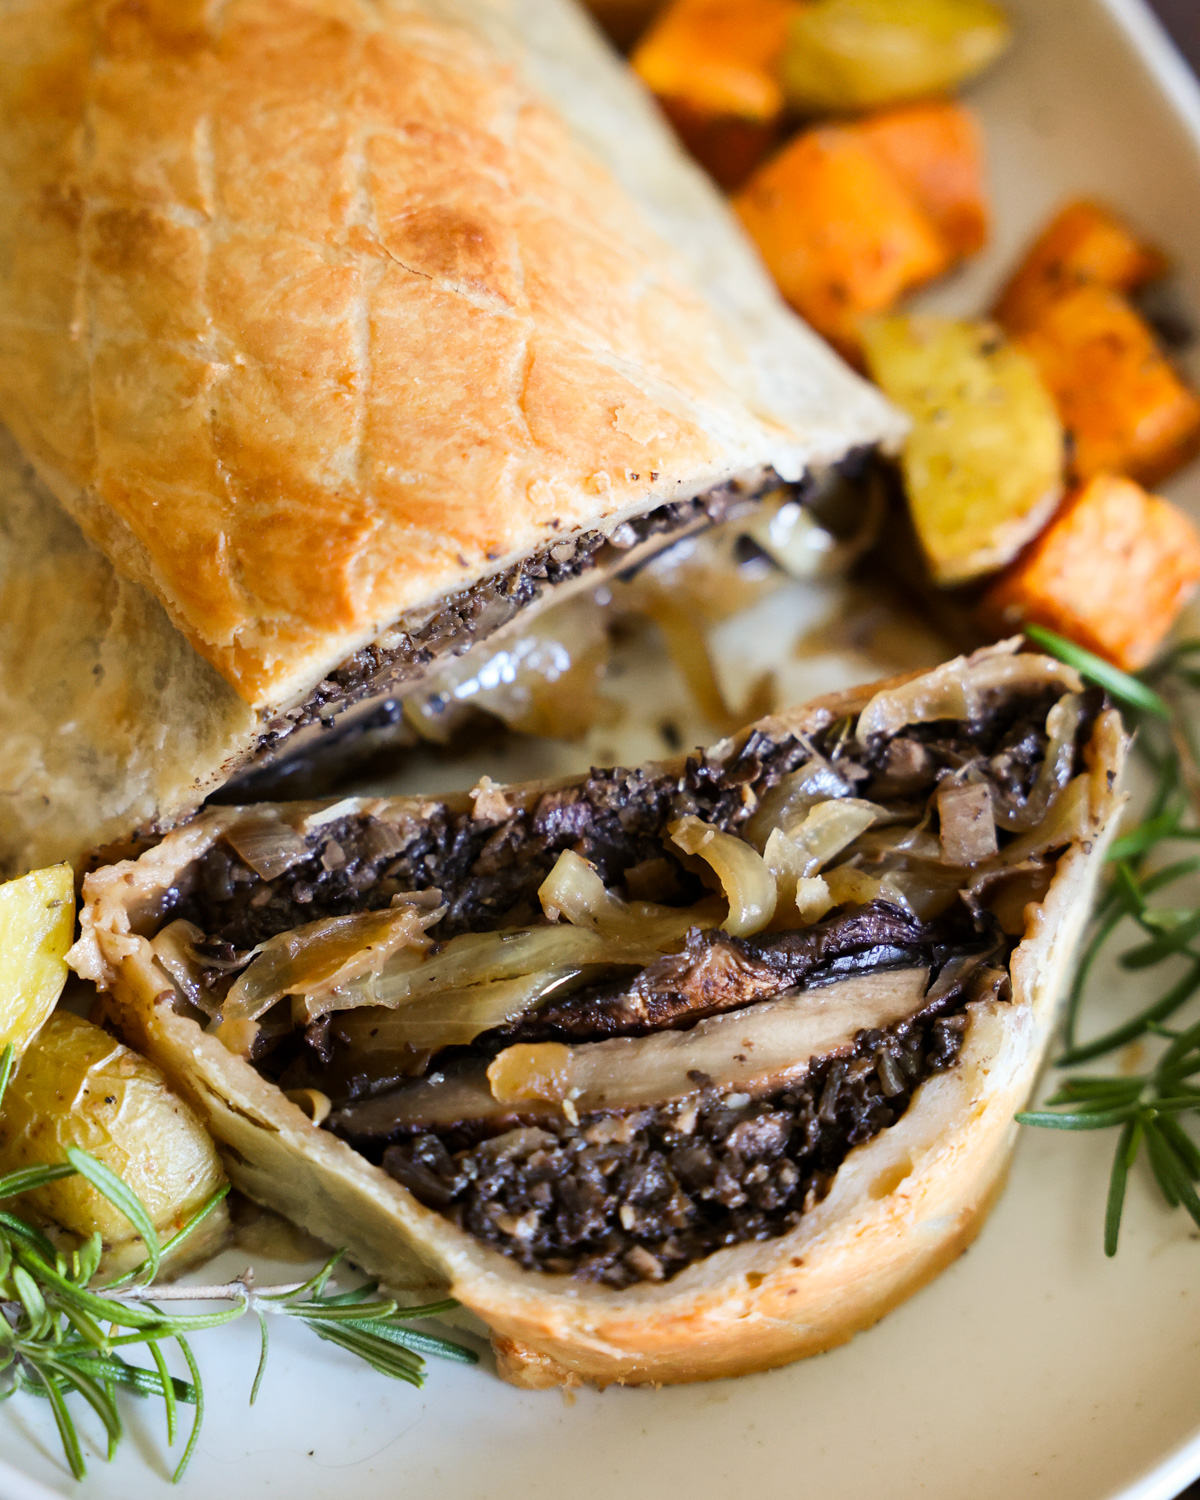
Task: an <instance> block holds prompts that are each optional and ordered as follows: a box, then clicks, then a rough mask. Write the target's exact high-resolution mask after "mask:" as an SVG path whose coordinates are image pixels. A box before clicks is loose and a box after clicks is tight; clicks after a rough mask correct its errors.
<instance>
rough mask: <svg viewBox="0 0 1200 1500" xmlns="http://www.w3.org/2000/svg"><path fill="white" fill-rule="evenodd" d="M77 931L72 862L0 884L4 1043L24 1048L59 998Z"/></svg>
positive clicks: (0, 1038)
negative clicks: (72, 940) (68, 951)
mask: <svg viewBox="0 0 1200 1500" xmlns="http://www.w3.org/2000/svg"><path fill="white" fill-rule="evenodd" d="M74 932H75V877H74V875H73V874H72V872H71V866H70V865H51V866H50V868H49V869H47V870H34V871H33V872H32V874H29V875H22V876H21V877H20V878H19V879H17V880H9V881H6V882H5V883H4V884H3V885H0V1048H3V1047H6V1046H7V1045H8V1044H9V1043H10V1042H11V1043H12V1045H13V1048H14V1050H15V1051H16V1052H18V1053H21V1052H24V1050H25V1048H26V1047H28V1045H29V1043H30V1042H31V1041H32V1040H33V1038H34V1036H35V1035H36V1034H37V1030H38V1027H39V1026H41V1024H42V1022H43V1021H44V1020H45V1019H46V1017H47V1016H48V1015H49V1014H50V1012H51V1011H52V1010H53V1009H54V1007H55V1005H56V1004H57V1003H58V997H59V995H61V994H62V987H63V985H64V984H65V983H66V979H67V949H68V948H69V947H70V946H71V939H72V937H73V935H74Z"/></svg>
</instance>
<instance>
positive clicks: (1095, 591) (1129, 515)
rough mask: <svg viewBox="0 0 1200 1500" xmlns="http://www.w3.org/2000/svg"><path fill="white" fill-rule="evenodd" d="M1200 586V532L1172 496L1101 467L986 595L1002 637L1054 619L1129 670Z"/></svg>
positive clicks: (1052, 624)
mask: <svg viewBox="0 0 1200 1500" xmlns="http://www.w3.org/2000/svg"><path fill="white" fill-rule="evenodd" d="M1197 584H1200V533H1198V532H1197V530H1196V527H1195V526H1194V525H1193V523H1192V521H1191V520H1190V518H1189V517H1188V516H1186V515H1184V513H1183V511H1181V510H1179V509H1178V508H1177V507H1176V506H1174V505H1172V504H1171V503H1170V502H1169V501H1167V500H1163V499H1160V498H1159V496H1157V495H1148V494H1147V493H1146V491H1145V490H1144V489H1142V487H1141V486H1140V485H1137V484H1135V483H1134V482H1133V480H1131V479H1122V478H1119V477H1118V476H1117V475H1115V474H1100V475H1097V477H1096V478H1095V479H1092V480H1091V481H1090V482H1089V483H1087V484H1085V485H1083V486H1082V488H1080V489H1079V490H1077V491H1075V493H1074V494H1072V495H1071V497H1070V499H1069V500H1068V501H1067V502H1066V504H1065V505H1064V506H1063V507H1062V509H1061V510H1060V511H1059V513H1058V514H1057V515H1056V516H1055V518H1054V520H1053V521H1052V522H1051V523H1050V525H1049V526H1047V527H1046V529H1045V531H1044V532H1043V533H1042V534H1041V536H1040V537H1038V539H1037V541H1036V542H1035V543H1034V544H1033V546H1032V547H1030V548H1029V549H1028V551H1026V552H1025V553H1024V554H1023V555H1022V556H1021V557H1020V558H1019V559H1018V560H1017V561H1016V562H1015V563H1014V564H1013V566H1012V567H1011V568H1009V569H1008V570H1007V572H1005V573H1004V574H1003V575H1002V576H1001V577H1000V578H999V579H998V580H997V582H996V583H995V584H994V585H993V586H992V588H991V589H990V590H989V592H988V594H987V596H986V597H985V599H984V601H983V609H982V616H983V622H984V624H985V626H986V627H988V628H989V629H990V630H992V631H994V632H995V633H996V634H997V635H1003V634H1007V633H1009V632H1011V631H1013V630H1020V629H1022V628H1023V627H1024V626H1025V625H1028V624H1031V623H1032V624H1037V625H1046V626H1049V628H1050V629H1051V630H1057V631H1058V632H1059V633H1060V634H1062V635H1067V636H1070V638H1071V639H1072V640H1073V641H1078V642H1079V644H1080V645H1081V646H1086V647H1087V648H1088V650H1089V651H1095V652H1096V653H1097V654H1098V655H1100V656H1103V657H1106V658H1107V659H1108V660H1109V661H1111V662H1113V663H1114V664H1115V665H1116V666H1118V667H1121V668H1122V669H1123V670H1124V671H1126V672H1137V671H1139V670H1140V669H1141V668H1142V667H1144V666H1145V665H1146V663H1147V662H1148V661H1150V660H1151V659H1152V657H1153V656H1154V654H1155V653H1156V652H1157V650H1158V648H1159V646H1161V644H1162V642H1163V640H1164V638H1165V637H1166V635H1167V633H1168V631H1169V630H1170V629H1171V627H1172V625H1174V623H1175V621H1176V620H1177V619H1178V618H1179V614H1180V611H1181V610H1182V609H1183V607H1184V605H1185V604H1186V603H1187V601H1188V599H1189V598H1190V597H1191V596H1192V595H1193V594H1194V593H1195V591H1196V586H1197Z"/></svg>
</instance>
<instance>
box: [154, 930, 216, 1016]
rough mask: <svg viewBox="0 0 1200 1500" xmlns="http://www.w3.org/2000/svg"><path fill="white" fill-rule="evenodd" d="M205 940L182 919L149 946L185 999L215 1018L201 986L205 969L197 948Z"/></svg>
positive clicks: (158, 934) (158, 935)
mask: <svg viewBox="0 0 1200 1500" xmlns="http://www.w3.org/2000/svg"><path fill="white" fill-rule="evenodd" d="M203 940H204V934H203V933H202V932H201V931H200V929H199V928H198V927H197V926H195V924H194V923H192V922H185V921H184V920H183V919H182V918H179V919H177V920H176V921H174V922H168V924H167V925H166V926H165V927H164V928H163V929H162V931H161V932H159V933H156V934H155V937H154V940H153V942H152V943H151V944H150V946H151V947H152V948H153V949H154V956H155V958H157V959H158V961H159V963H160V964H161V965H162V966H163V968H164V969H165V970H166V971H167V973H168V974H169V975H170V976H171V978H172V979H173V980H174V982H175V985H176V987H177V989H178V990H179V993H180V994H181V995H182V996H183V997H184V999H185V1000H188V1001H190V1002H191V1004H192V1005H195V1006H197V1007H199V1009H201V1010H205V1011H207V1012H208V1013H209V1014H210V1015H212V1014H213V1012H214V1010H215V1007H214V1006H213V1004H212V1002H211V1000H210V999H209V997H208V996H207V995H206V994H205V993H204V990H203V989H202V987H201V984H200V975H201V973H202V972H203V967H202V965H201V963H200V961H199V960H198V959H197V957H196V953H195V945H196V944H197V943H199V942H203Z"/></svg>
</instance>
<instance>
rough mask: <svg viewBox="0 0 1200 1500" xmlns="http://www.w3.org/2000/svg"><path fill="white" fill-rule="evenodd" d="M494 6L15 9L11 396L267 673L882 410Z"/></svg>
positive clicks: (229, 672) (652, 145) (286, 675)
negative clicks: (572, 113)
mask: <svg viewBox="0 0 1200 1500" xmlns="http://www.w3.org/2000/svg"><path fill="white" fill-rule="evenodd" d="M550 9H552V10H553V9H555V7H554V6H551V7H550ZM488 11H489V8H488V7H487V6H485V5H482V4H478V5H465V4H464V5H455V6H449V5H442V4H436V3H432V0H431V3H427V4H424V5H416V4H399V3H395V4H377V5H369V4H367V3H365V0H226V3H225V4H223V5H213V4H209V3H200V0H169V3H168V0H147V3H144V4H140V5H138V6H136V7H134V6H131V5H122V4H116V3H112V0H50V3H47V0H38V3H31V0H17V3H15V4H14V5H11V6H9V7H6V10H5V14H4V17H3V18H2V19H0V41H2V42H3V48H2V52H0V56H2V58H3V60H2V61H0V119H2V120H3V122H4V123H3V125H2V126H0V184H2V186H3V193H2V194H0V197H2V199H3V206H2V207H0V265H3V266H5V270H4V271H3V273H2V274H0V417H2V418H3V419H4V420H6V421H7V422H8V423H9V425H10V426H11V427H12V429H13V431H14V432H15V434H16V436H17V437H18V440H19V441H20V442H21V444H22V446H23V447H24V449H25V451H26V452H27V454H28V455H29V457H30V458H31V459H32V460H33V462H34V463H35V464H36V466H37V467H38V469H39V471H40V472H41V474H42V476H43V477H44V478H45V479H46V480H47V481H48V483H49V484H50V485H51V487H52V489H53V490H54V491H55V493H56V494H57V495H58V496H59V498H60V499H61V500H62V501H63V502H64V503H65V504H66V505H67V507H68V508H69V509H70V510H71V511H72V513H73V514H74V515H75V516H76V517H77V519H79V521H80V522H81V524H82V525H83V526H84V528H85V530H87V531H88V533H89V534H90V535H91V536H92V538H93V539H94V540H96V541H98V542H99V543H100V545H102V546H103V547H104V549H105V550H106V551H107V552H108V554H109V556H110V557H111V558H112V559H113V561H114V562H115V563H116V565H117V566H118V568H120V569H121V570H122V571H123V572H125V573H127V574H128V575H130V576H132V577H134V578H136V579H138V580H139V581H140V582H143V583H145V584H146V585H148V586H149V587H150V588H151V589H152V590H153V591H154V592H155V593H157V594H158V596H159V597H160V598H161V599H162V601H163V602H164V604H165V605H166V607H167V609H168V610H169V612H170V613H171V615H172V618H173V619H174V620H175V622H176V624H177V625H178V626H179V627H180V628H181V629H182V630H183V631H184V633H185V634H186V635H187V636H188V637H189V639H190V640H191V641H192V642H193V644H194V645H195V646H196V647H197V649H198V650H199V651H200V652H201V653H202V654H203V655H204V656H206V657H207V658H208V659H209V660H210V661H212V662H213V663H214V664H215V665H216V666H217V667H218V668H219V670H220V671H221V672H222V673H223V674H224V675H225V676H226V677H227V678H228V679H229V680H230V681H231V682H232V683H233V685H234V686H235V688H236V689H237V690H238V692H239V693H240V694H241V696H242V697H243V698H244V699H246V700H247V701H248V702H251V703H254V704H269V705H270V704H280V703H285V702H290V701H293V700H295V699H296V698H297V697H299V696H301V695H303V693H304V692H305V691H306V690H307V689H308V688H309V687H311V685H312V683H313V682H315V681H316V680H318V679H319V677H320V676H321V675H322V673H324V672H325V671H327V670H329V669H330V667H331V666H332V665H334V664H335V663H336V662H338V661H340V660H342V659H343V658H344V657H346V656H347V655H348V654H349V653H350V652H352V651H354V650H355V649H357V648H358V647H359V646H361V645H362V644H364V643H366V642H367V641H369V640H371V639H373V638H374V637H375V636H376V635H377V634H378V633H379V631H380V629H381V628H383V627H385V626H386V625H388V624H389V623H390V622H392V621H394V620H395V619H396V618H397V617H398V616H399V615H401V614H403V613H404V612H405V611H409V610H412V609H414V608H416V607H420V606H424V605H427V604H432V603H434V602H435V601H436V600H437V599H438V598H439V597H440V596H442V595H444V594H445V593H446V592H447V590H449V589H451V588H461V587H462V586H464V585H465V584H467V583H470V582H472V581H474V580H476V579H478V578H481V577H484V576H486V575H489V574H491V573H494V572H496V571H498V570H500V569H501V568H503V567H504V566H505V565H506V563H508V562H511V561H512V560H514V559H515V558H518V557H520V556H522V555H524V554H525V553H527V552H528V551H530V550H531V549H533V548H534V547H537V546H539V545H542V546H544V545H545V544H546V543H547V541H553V539H554V538H555V537H557V536H564V537H566V536H570V535H572V534H574V533H577V532H578V531H580V530H581V529H583V528H585V527H600V528H601V529H604V530H610V529H612V528H613V527H614V526H616V525H617V524H619V522H620V521H621V520H622V519H623V518H624V517H626V516H628V515H631V514H635V513H639V512H642V511H644V510H647V509H650V508H652V507H653V506H654V505H658V504H661V503H663V501H664V500H667V501H670V500H675V499H682V498H685V497H688V496H692V495H695V494H698V493H701V492H704V491H706V490H708V489H710V488H712V487H713V486H715V485H718V484H720V483H722V482H724V481H726V480H727V479H729V478H731V477H744V478H747V479H751V480H753V479H756V478H758V477H759V476H760V475H761V474H762V473H763V472H764V471H766V470H769V469H771V468H775V469H776V470H777V471H778V472H780V473H781V474H783V475H784V476H785V477H796V476H797V475H798V474H799V473H800V472H801V471H802V470H803V468H804V467H805V465H806V464H807V463H808V462H810V461H812V460H814V459H817V460H822V459H828V458H832V457H836V456H837V455H838V453H839V452H841V451H844V449H845V448H846V447H847V446H849V445H851V444H853V443H854V442H869V441H873V440H875V439H877V438H879V437H881V436H882V437H894V436H895V433H896V426H895V422H894V419H893V417H892V416H891V414H890V413H889V412H888V410H887V408H886V407H885V406H884V405H883V403H882V402H881V401H880V402H876V401H875V400H874V399H873V398H871V397H870V396H868V395H867V393H866V391H865V388H864V387H863V386H861V384H860V383H859V382H857V380H856V379H855V378H854V377H852V376H851V375H850V374H849V372H847V371H845V370H843V369H842V368H841V367H840V366H839V365H838V363H837V362H836V360H835V359H834V358H833V357H832V356H831V355H829V354H828V353H827V352H826V351H824V350H823V349H822V348H821V346H820V345H819V344H818V343H817V341H816V340H815V339H811V340H809V339H803V340H798V341H797V342H796V344H795V348H794V349H792V350H791V352H792V353H793V354H797V355H798V356H799V357H800V360H801V362H802V363H806V379H807V389H809V390H812V389H813V388H816V389H817V390H819V391H820V392H822V393H823V396H822V399H821V400H819V401H813V402H811V403H810V410H809V411H808V412H805V411H804V410H802V409H800V406H799V405H798V403H797V401H796V399H795V387H794V386H793V388H792V389H791V390H788V389H787V382H786V381H782V380H779V379H777V378H776V376H774V375H773V374H771V373H770V372H766V371H765V368H764V367H765V362H764V360H763V358H762V357H761V349H755V352H754V353H753V355H752V357H750V358H747V356H746V354H745V353H744V352H743V349H744V347H751V348H754V340H753V339H750V338H748V337H743V334H744V333H745V329H739V326H738V318H737V317H736V316H727V313H728V310H729V309H728V307H727V309H726V312H725V313H718V312H716V311H714V308H713V306H712V305H711V302H710V300H709V297H708V292H707V289H704V290H702V289H701V285H700V282H701V280H702V278H699V277H697V276H696V275H695V273H694V268H693V266H692V265H689V262H688V258H687V256H685V255H684V254H682V253H678V252H677V251H676V250H675V249H674V248H672V247H670V246H668V245H667V244H666V243H665V241H664V240H663V238H662V237H661V236H660V233H659V232H658V231H657V230H656V229H655V228H652V227H651V224H650V218H648V217H647V216H645V215H643V213H642V212H641V211H640V209H639V207H638V206H637V205H636V204H635V202H634V201H633V200H632V198H631V196H630V194H629V193H628V192H627V191H626V189H625V188H624V187H622V186H621V185H619V184H618V182H617V181H616V179H615V178H614V176H613V175H611V174H610V172H609V170H608V169H607V167H606V166H605V165H603V164H602V163H601V161H600V160H599V159H598V158H597V156H596V155H594V154H593V153H592V151H591V150H590V149H588V148H586V147H585V146H584V145H583V144H582V143H581V140H580V139H579V136H578V135H577V134H576V133H574V132H573V130H572V128H571V126H570V125H569V124H568V123H567V121H566V120H565V119H564V118H563V114H562V113H561V110H562V101H561V100H559V101H557V102H558V106H559V107H558V109H555V108H551V107H550V105H549V104H548V102H547V100H546V98H545V97H544V96H543V94H542V93H541V92H538V91H535V89H534V88H533V87H532V86H531V85H530V83H528V82H527V81H526V79H525V76H524V72H523V70H522V69H521V68H520V67H518V66H516V65H515V64H514V63H513V61H512V60H511V59H509V60H504V58H503V57H502V56H501V52H498V51H497V50H496V48H495V47H494V45H493V42H492V41H489V40H488V39H487V37H486V35H485V31H486V29H487V27H489V26H490V27H492V28H493V30H494V27H495V18H494V17H489V15H487V14H485V13H488ZM475 12H478V13H479V16H480V21H479V25H478V26H476V25H474V24H473V21H472V17H473V14H474V13H475ZM566 34H567V35H573V33H570V29H569V27H568V29H567V33H566ZM560 41H561V38H558V40H557V41H556V42H555V45H557V44H558V42H560ZM588 45H589V46H592V45H594V44H593V43H591V42H590V39H589V40H588ZM502 50H503V49H501V51H502ZM534 71H536V69H535V70H534ZM643 131H645V132H646V133H647V136H648V141H647V143H645V149H646V150H647V151H648V152H649V153H650V155H651V156H654V155H655V153H657V154H658V156H662V155H663V153H666V152H670V151H671V148H670V146H669V145H668V144H667V143H666V141H665V138H664V139H659V137H658V135H657V134H656V133H655V132H653V131H652V130H650V128H649V126H648V125H647V124H646V122H645V120H644V119H643V118H642V117H641V116H639V115H638V114H637V113H636V112H635V114H634V116H633V117H631V119H630V123H629V132H630V135H631V137H632V138H633V139H631V141H630V143H629V145H628V151H629V152H631V153H633V154H637V153H638V151H639V150H640V149H642V146H643V143H642V142H641V140H640V138H639V135H640V132H643ZM678 171H679V172H681V173H685V172H689V171H690V169H688V168H686V167H685V166H684V165H683V164H682V163H680V164H679V165H678ZM653 175H654V174H653V173H650V174H649V177H650V178H652V177H653ZM668 175H669V174H668ZM696 191H697V188H696V185H695V184H692V185H691V186H689V188H688V189H687V193H688V194H691V195H692V196H693V197H694V194H695V192H696ZM685 196H686V194H685ZM694 206H695V205H694V203H692V204H691V208H694ZM667 207H668V217H669V205H668V206H667ZM689 211H690V210H689ZM712 212H713V215H714V216H716V217H718V218H719V217H720V210H719V209H718V208H717V206H716V204H715V200H714V202H713V205H712ZM650 217H653V215H651V216H650ZM683 217H684V218H686V217H687V216H686V215H684V216H683ZM659 220H660V228H661V220H662V205H660V212H659ZM721 233H725V230H724V228H723V227H722V230H721ZM726 249H727V247H726ZM693 259H694V257H693ZM734 262H735V263H734V264H733V265H732V271H733V277H734V280H735V281H736V280H737V278H738V277H739V276H741V277H744V276H747V275H749V276H750V277H751V278H752V279H753V278H754V277H758V275H759V273H758V272H757V270H756V268H755V267H754V266H753V263H752V261H751V260H750V259H748V258H746V259H745V260H743V261H738V260H737V257H736V256H735V257H734ZM759 279H761V278H759ZM755 296H758V294H757V293H756V294H755ZM737 300H738V299H737V295H736V294H731V296H730V298H728V299H727V301H728V303H729V304H730V305H733V304H736V303H737ZM743 302H744V303H745V306H746V307H749V306H750V303H754V304H755V315H756V316H757V315H759V314H761V311H762V302H761V297H759V298H758V301H757V302H755V298H754V297H751V298H750V299H749V302H746V300H745V299H743ZM778 316H779V317H780V319H788V320H789V322H790V319H789V318H788V315H787V314H786V313H784V312H783V310H782V308H780V309H779V310H778ZM746 317H747V318H748V317H749V313H746ZM788 337H790V338H793V339H794V338H795V334H794V333H792V332H790V331H789V335H788ZM760 344H761V339H760ZM772 386H773V387H774V392H775V395H780V394H781V393H782V395H783V399H781V400H779V401H775V400H774V399H773V396H772ZM801 388H804V383H803V382H802V383H801ZM839 402H841V403H842V404H843V405H844V406H845V408H846V410H847V413H848V416H847V421H846V423H845V424H844V425H845V430H842V431H832V430H830V428H829V426H828V423H827V422H826V421H825V418H826V415H827V409H828V408H829V407H833V408H837V406H838V404H839Z"/></svg>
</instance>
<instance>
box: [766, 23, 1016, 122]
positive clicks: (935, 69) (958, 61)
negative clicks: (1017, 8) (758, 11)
mask: <svg viewBox="0 0 1200 1500" xmlns="http://www.w3.org/2000/svg"><path fill="white" fill-rule="evenodd" d="M1010 37H1011V29H1010V27H1009V24H1008V20H1007V18H1006V17H1005V15H1004V12H1003V11H1002V10H1000V8H999V7H998V6H996V5H993V4H991V3H990V0H815V4H812V5H809V6H806V7H805V8H804V9H803V10H801V11H800V12H799V13H798V14H797V15H796V16H795V17H794V18H793V20H792V23H791V26H790V28H789V32H788V40H787V44H786V45H785V47H784V50H783V56H782V59H781V62H780V72H781V76H782V79H783V87H784V93H785V94H786V96H787V100H788V103H789V104H790V105H791V107H792V108H793V109H796V110H799V111H801V112H803V113H806V114H817V113H827V112H853V111H857V110H864V109H881V108H883V107H885V106H886V105H889V104H903V103H905V102H907V101H908V100H911V99H924V98H928V97H929V96H930V95H934V94H944V93H948V92H949V91H950V90H951V89H953V88H956V87H957V86H958V85H959V84H960V83H964V82H965V81H966V80H967V79H968V78H972V77H974V75H975V74H976V73H979V72H981V71H982V70H983V69H984V68H986V67H987V66H988V64H989V63H991V62H993V61H994V60H995V59H996V58H997V57H999V56H1000V54H1001V53H1002V52H1003V51H1004V49H1005V48H1006V47H1007V46H1008V43H1009V40H1010Z"/></svg>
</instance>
